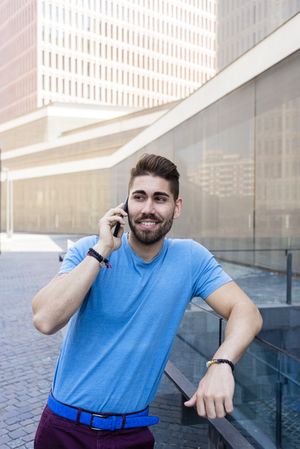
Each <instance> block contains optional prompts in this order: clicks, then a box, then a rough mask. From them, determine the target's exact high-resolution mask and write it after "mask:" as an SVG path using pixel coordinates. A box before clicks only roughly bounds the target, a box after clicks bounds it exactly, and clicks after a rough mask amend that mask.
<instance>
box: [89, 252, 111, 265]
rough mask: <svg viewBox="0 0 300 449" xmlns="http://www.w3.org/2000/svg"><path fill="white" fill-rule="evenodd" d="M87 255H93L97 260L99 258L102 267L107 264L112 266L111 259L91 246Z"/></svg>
mask: <svg viewBox="0 0 300 449" xmlns="http://www.w3.org/2000/svg"><path fill="white" fill-rule="evenodd" d="M87 255H88V256H92V257H94V258H95V259H96V260H98V262H99V264H100V266H101V267H103V266H105V267H106V268H111V264H110V263H109V260H108V259H105V258H104V257H103V256H101V254H99V253H97V251H95V250H94V248H89V250H88V252H87Z"/></svg>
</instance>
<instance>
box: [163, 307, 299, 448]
mask: <svg viewBox="0 0 300 449" xmlns="http://www.w3.org/2000/svg"><path fill="white" fill-rule="evenodd" d="M192 303H193V305H194V306H196V307H197V308H199V309H201V311H203V312H205V313H207V314H209V315H211V316H213V317H215V319H216V320H218V342H219V346H220V345H221V343H222V341H223V329H224V321H225V322H226V320H225V319H224V318H223V317H221V316H220V315H218V314H217V313H216V312H215V311H214V310H212V309H208V308H207V306H206V307H205V306H202V305H200V304H198V303H195V301H192ZM177 337H178V338H179V339H180V340H181V341H183V342H184V343H185V344H186V345H188V346H189V347H190V348H191V349H192V350H194V351H195V352H197V353H198V354H199V355H201V356H203V354H202V353H201V351H199V349H198V348H196V347H195V345H192V344H191V343H190V342H188V341H187V340H186V339H185V338H184V337H182V336H181V335H177ZM254 341H255V342H257V343H258V344H259V345H261V346H263V347H265V348H267V349H268V350H270V351H272V352H274V353H276V354H277V355H278V358H277V366H274V365H272V364H270V363H269V362H267V361H266V360H264V359H263V358H261V357H259V356H257V355H256V354H254V353H252V351H251V347H250V348H249V349H248V350H247V353H248V354H249V355H250V356H251V357H252V358H255V359H256V360H257V361H259V362H261V363H262V364H264V365H265V366H266V367H268V369H270V370H271V371H273V372H276V373H277V379H276V385H275V404H276V414H275V417H276V418H275V420H276V421H275V428H276V448H278V449H280V448H281V447H282V403H283V401H282V398H283V385H285V383H286V382H287V381H290V382H292V383H293V384H295V385H297V387H300V384H299V382H297V381H296V380H295V379H293V378H291V377H290V376H288V375H287V374H286V373H284V372H283V371H282V369H281V365H282V358H283V357H288V358H289V359H291V360H293V361H294V362H295V363H298V364H299V368H300V359H299V358H298V357H296V356H295V355H293V354H290V353H289V352H288V351H287V350H285V349H282V348H279V347H278V346H275V345H274V344H272V343H270V342H268V341H266V340H265V339H264V338H262V337H260V336H257V337H255V339H254ZM166 374H167V373H166ZM167 375H168V374H167ZM179 379H180V377H179ZM185 382H189V381H188V380H187V379H185ZM183 385H184V386H185V385H187V383H183ZM194 388H195V387H194ZM192 394H193V393H192ZM214 421H215V420H213V422H214ZM235 430H236V429H235ZM215 447H216V448H217V449H219V446H211V449H214V448H215ZM220 447H221V448H222V449H223V446H220ZM229 447H230V446H229ZM250 447H253V446H250ZM224 448H227V446H224Z"/></svg>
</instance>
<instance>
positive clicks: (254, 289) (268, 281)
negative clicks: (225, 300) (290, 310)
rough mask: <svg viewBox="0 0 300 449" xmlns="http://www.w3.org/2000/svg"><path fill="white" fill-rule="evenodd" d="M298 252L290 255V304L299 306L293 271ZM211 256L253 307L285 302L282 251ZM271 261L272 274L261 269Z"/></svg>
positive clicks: (297, 281) (297, 283)
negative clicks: (244, 293)
mask: <svg viewBox="0 0 300 449" xmlns="http://www.w3.org/2000/svg"><path fill="white" fill-rule="evenodd" d="M299 253H300V252H299V251H294V252H293V253H292V277H291V301H292V303H293V304H300V277H299V273H297V272H296V268H297V267H296V261H297V258H298V257H299ZM214 254H215V256H216V257H217V258H218V261H219V262H220V264H221V265H222V267H223V268H224V270H225V271H226V272H227V273H228V274H229V275H230V276H231V277H232V279H233V280H234V281H235V282H237V284H238V285H239V286H240V287H241V288H242V289H243V290H244V291H245V292H246V293H247V294H248V295H249V297H250V298H251V299H252V300H253V301H254V302H255V303H256V304H258V305H261V304H285V303H287V302H288V299H287V297H288V293H287V274H286V273H287V256H286V254H285V252H284V251H283V250H281V251H273V250H270V251H255V250H253V252H251V251H247V252H243V251H235V252H231V251H214ZM250 255H251V257H252V262H251V263H250V260H249V257H250ZM239 262H240V263H239ZM271 262H272V266H274V271H272V270H270V269H265V268H264V267H268V266H270V264H271ZM243 263H244V265H243ZM268 263H269V265H268ZM247 264H248V265H247Z"/></svg>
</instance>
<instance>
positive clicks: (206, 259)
mask: <svg viewBox="0 0 300 449" xmlns="http://www.w3.org/2000/svg"><path fill="white" fill-rule="evenodd" d="M192 274H193V296H200V297H201V298H202V299H207V297H208V296H209V295H210V294H212V293H213V292H214V291H215V290H217V289H218V288H219V287H222V286H223V285H225V284H227V283H228V282H230V281H231V280H232V279H231V277H230V276H229V275H228V274H227V273H225V271H224V270H223V268H222V267H221V265H220V264H219V263H218V262H217V261H216V259H215V258H214V256H213V255H212V254H211V253H210V252H209V251H208V250H207V249H206V248H204V246H202V245H200V244H199V243H197V242H194V241H193V242H192Z"/></svg>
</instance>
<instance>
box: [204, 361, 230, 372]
mask: <svg viewBox="0 0 300 449" xmlns="http://www.w3.org/2000/svg"><path fill="white" fill-rule="evenodd" d="M221 363H227V365H229V366H230V368H231V369H232V372H233V371H234V364H233V363H232V362H231V361H230V360H227V359H212V360H208V362H206V367H207V368H209V367H210V366H211V365H219V364H221Z"/></svg>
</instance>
